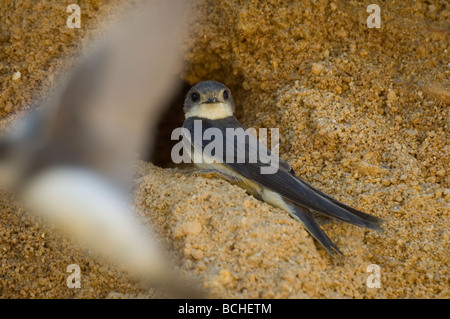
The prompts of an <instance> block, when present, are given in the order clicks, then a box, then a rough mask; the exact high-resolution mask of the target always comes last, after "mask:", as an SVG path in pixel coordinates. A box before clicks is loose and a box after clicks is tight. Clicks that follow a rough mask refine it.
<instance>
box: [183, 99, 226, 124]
mask: <svg viewBox="0 0 450 319" xmlns="http://www.w3.org/2000/svg"><path fill="white" fill-rule="evenodd" d="M232 115H233V110H232V109H231V107H230V106H229V105H227V104H225V103H220V102H219V103H207V104H200V105H196V106H194V107H193V108H191V109H190V110H189V111H187V112H186V114H185V117H186V118H189V117H201V118H205V119H209V120H218V119H223V118H225V117H229V116H232Z"/></svg>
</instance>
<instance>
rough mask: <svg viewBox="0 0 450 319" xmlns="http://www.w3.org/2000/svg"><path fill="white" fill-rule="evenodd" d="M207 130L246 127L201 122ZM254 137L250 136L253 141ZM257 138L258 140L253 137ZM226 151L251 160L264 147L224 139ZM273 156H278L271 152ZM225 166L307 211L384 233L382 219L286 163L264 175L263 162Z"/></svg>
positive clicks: (187, 124)
mask: <svg viewBox="0 0 450 319" xmlns="http://www.w3.org/2000/svg"><path fill="white" fill-rule="evenodd" d="M195 119H197V120H199V119H198V118H192V119H188V120H186V122H185V127H187V128H190V129H191V128H192V127H193V121H194V120H195ZM201 121H202V128H203V130H205V129H207V128H209V127H216V128H220V129H221V130H222V132H223V134H224V136H225V134H226V132H225V128H243V127H242V125H241V124H240V123H239V121H238V120H237V119H236V118H235V117H228V118H225V119H220V120H206V119H201ZM250 138H252V137H248V138H247V139H250ZM253 138H255V137H253ZM224 140H225V141H224V151H223V153H224V154H225V153H226V146H227V145H226V144H227V143H228V144H229V143H233V145H228V146H232V147H234V149H235V154H237V153H238V152H241V154H245V158H246V159H249V157H250V156H249V154H251V153H255V152H256V153H257V152H258V150H259V148H261V147H262V148H263V149H264V150H265V148H264V146H263V145H262V144H261V143H257V145H258V149H254V147H253V145H255V144H254V143H250V142H246V143H245V145H244V146H243V145H239V143H237V140H234V141H230V140H227V139H224ZM209 142H210V141H203V147H205V146H206V145H207V144H208V143H209ZM268 152H269V155H272V156H275V155H274V154H272V153H270V151H268ZM222 160H223V162H224V165H226V166H227V167H229V168H230V169H232V170H234V171H235V172H237V173H239V174H241V175H242V176H244V177H246V178H248V179H250V180H252V181H254V182H257V183H259V184H260V185H262V186H264V187H266V188H268V189H270V190H272V191H274V192H277V193H278V194H280V195H281V196H282V197H284V198H285V199H287V200H289V201H290V202H292V203H295V204H297V205H300V206H302V207H304V208H308V209H311V210H314V211H316V212H317V213H320V214H323V215H325V216H329V217H333V218H336V219H339V220H342V221H345V222H347V223H350V224H354V225H357V226H362V227H365V228H369V229H374V230H381V228H380V227H379V225H380V224H381V220H380V219H378V218H377V217H374V216H372V215H369V214H366V213H363V212H361V211H358V210H356V209H354V208H351V207H349V206H347V205H345V204H343V203H340V202H339V201H337V200H335V199H333V198H331V197H330V196H328V195H326V194H324V193H323V192H321V191H318V190H317V189H315V188H314V187H312V186H311V185H309V184H308V183H306V182H304V181H303V180H301V179H300V178H299V177H297V176H296V175H295V173H294V171H293V170H292V168H291V167H290V166H289V164H287V163H286V162H284V161H282V160H281V159H278V161H279V169H278V170H277V171H276V173H274V174H262V173H261V168H262V167H264V166H268V165H267V164H264V163H262V162H260V161H258V162H256V163H251V162H249V161H246V162H245V163H236V161H235V162H234V163H226V162H225V158H223V159H222Z"/></svg>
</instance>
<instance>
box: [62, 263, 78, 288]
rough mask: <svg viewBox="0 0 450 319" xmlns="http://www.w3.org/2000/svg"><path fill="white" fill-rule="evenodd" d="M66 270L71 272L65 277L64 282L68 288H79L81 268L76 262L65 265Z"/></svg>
mask: <svg viewBox="0 0 450 319" xmlns="http://www.w3.org/2000/svg"><path fill="white" fill-rule="evenodd" d="M67 272H69V273H72V274H71V275H70V276H69V277H67V280H66V283H67V287H68V288H81V269H80V266H78V265H77V264H70V265H69V266H67Z"/></svg>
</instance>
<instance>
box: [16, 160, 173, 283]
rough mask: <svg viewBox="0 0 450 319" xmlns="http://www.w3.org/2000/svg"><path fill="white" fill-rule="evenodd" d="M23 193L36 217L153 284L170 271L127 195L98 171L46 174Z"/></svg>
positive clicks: (57, 170)
mask: <svg viewBox="0 0 450 319" xmlns="http://www.w3.org/2000/svg"><path fill="white" fill-rule="evenodd" d="M22 194H23V199H24V201H25V204H26V205H27V206H28V207H29V208H30V209H31V210H32V211H33V212H35V213H37V214H39V215H41V216H43V217H44V218H45V219H47V220H48V221H50V222H51V223H54V224H56V226H58V227H59V228H60V229H61V230H63V231H64V232H66V234H67V235H69V236H70V237H71V238H73V239H75V240H76V241H79V242H81V244H83V245H84V246H86V247H87V248H89V249H92V250H93V251H94V252H96V253H98V254H100V255H101V256H103V257H107V258H108V259H110V260H111V261H112V262H114V263H116V264H117V265H119V266H121V267H122V268H125V270H128V271H131V272H134V273H137V274H138V275H141V276H144V277H147V278H148V279H152V278H155V277H156V278H159V276H161V275H162V274H163V273H164V272H165V269H166V267H167V265H166V264H165V259H164V258H163V255H162V253H161V250H160V249H159V247H158V245H157V243H156V242H155V240H154V238H153V237H152V234H151V232H150V230H148V229H147V228H146V227H144V226H143V225H142V224H140V223H139V222H138V219H137V217H136V216H135V215H134V214H133V210H132V208H131V205H129V203H128V201H127V196H126V195H125V194H123V193H122V192H121V191H119V189H117V188H115V187H114V186H113V185H111V184H110V183H108V182H107V181H106V180H105V179H103V178H102V177H101V176H99V175H97V174H95V173H94V172H91V171H89V170H85V169H79V168H73V167H64V168H54V169H51V170H47V171H44V172H43V173H41V174H39V175H38V176H36V177H35V178H33V179H32V180H31V181H30V183H28V184H27V187H26V189H25V190H24V192H23V193H22Z"/></svg>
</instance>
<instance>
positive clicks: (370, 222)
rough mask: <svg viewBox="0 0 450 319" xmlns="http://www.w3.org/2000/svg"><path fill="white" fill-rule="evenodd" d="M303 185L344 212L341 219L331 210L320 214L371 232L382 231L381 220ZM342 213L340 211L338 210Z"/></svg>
mask: <svg viewBox="0 0 450 319" xmlns="http://www.w3.org/2000/svg"><path fill="white" fill-rule="evenodd" d="M303 184H304V185H306V186H307V187H308V188H309V189H311V190H312V191H314V192H315V193H316V194H318V195H319V196H321V197H323V198H324V199H325V201H326V200H328V201H330V202H331V203H332V204H334V205H336V206H338V207H339V208H342V209H343V210H344V211H343V212H344V216H345V218H342V216H341V215H340V214H336V213H335V212H334V210H333V209H327V210H324V211H320V212H319V213H320V214H323V215H325V216H328V217H332V218H337V219H340V220H343V221H345V222H347V223H350V224H353V225H357V226H363V227H365V228H368V229H372V230H378V231H382V230H383V228H381V226H380V225H381V224H382V223H383V220H382V219H381V218H378V217H375V216H373V215H369V214H366V213H364V212H361V211H359V210H357V209H355V208H353V207H350V206H348V205H345V204H344V203H341V202H339V201H337V200H336V199H334V198H333V197H331V196H328V195H327V194H325V193H324V192H322V191H320V190H318V189H316V188H314V187H312V186H311V185H309V184H307V183H305V182H303ZM340 211H341V212H342V210H340Z"/></svg>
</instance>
